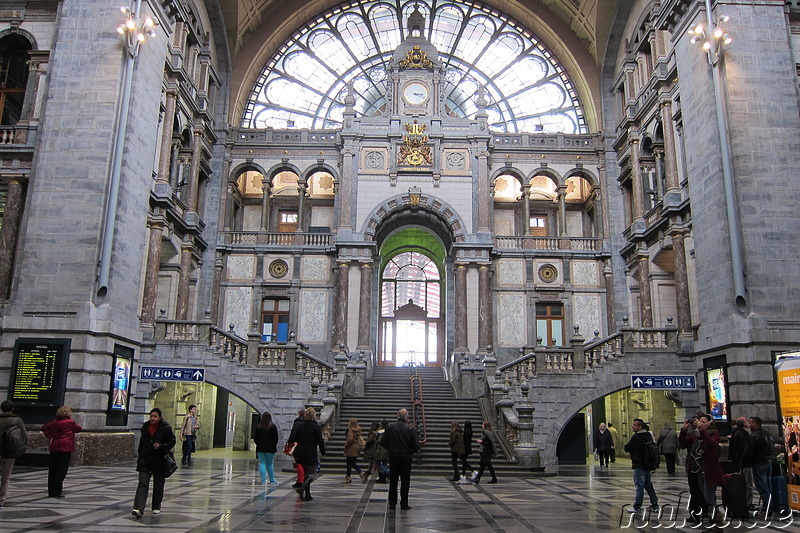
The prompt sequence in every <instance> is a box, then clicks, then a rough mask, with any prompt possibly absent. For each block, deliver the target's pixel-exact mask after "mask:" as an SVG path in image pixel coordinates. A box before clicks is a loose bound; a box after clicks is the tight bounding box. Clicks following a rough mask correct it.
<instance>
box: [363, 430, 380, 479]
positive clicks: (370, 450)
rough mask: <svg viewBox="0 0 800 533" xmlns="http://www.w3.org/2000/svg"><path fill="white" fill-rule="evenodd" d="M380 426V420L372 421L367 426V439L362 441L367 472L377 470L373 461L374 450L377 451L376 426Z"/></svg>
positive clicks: (371, 472)
mask: <svg viewBox="0 0 800 533" xmlns="http://www.w3.org/2000/svg"><path fill="white" fill-rule="evenodd" d="M380 427H381V424H380V422H373V423H372V424H370V426H369V431H368V432H367V440H366V442H365V443H364V461H366V462H367V472H368V473H369V474H373V473H374V472H377V471H378V467H377V465H376V463H375V452H377V451H378V440H377V438H378V428H380Z"/></svg>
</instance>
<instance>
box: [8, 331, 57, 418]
mask: <svg viewBox="0 0 800 533" xmlns="http://www.w3.org/2000/svg"><path fill="white" fill-rule="evenodd" d="M69 344H70V343H69V340H53V339H18V340H17V342H16V343H15V345H14V367H13V370H12V379H11V389H12V390H11V399H12V400H13V401H15V402H22V403H23V404H28V405H35V404H49V405H59V404H60V403H61V400H62V396H63V394H64V378H65V377H66V375H65V373H66V369H67V361H68V359H69Z"/></svg>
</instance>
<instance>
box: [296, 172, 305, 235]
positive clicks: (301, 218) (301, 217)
mask: <svg viewBox="0 0 800 533" xmlns="http://www.w3.org/2000/svg"><path fill="white" fill-rule="evenodd" d="M304 181H305V180H304V178H301V181H300V182H298V184H297V194H298V198H297V230H295V231H300V232H303V231H305V230H304V229H303V228H305V218H306V217H305V210H306V184H305V183H304Z"/></svg>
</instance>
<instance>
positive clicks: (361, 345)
mask: <svg viewBox="0 0 800 533" xmlns="http://www.w3.org/2000/svg"><path fill="white" fill-rule="evenodd" d="M371 313H372V265H371V264H370V263H362V264H361V292H360V295H359V303H358V347H357V348H356V350H359V351H367V352H369V351H370V347H371V344H370V338H369V332H370V327H369V326H370V315H371Z"/></svg>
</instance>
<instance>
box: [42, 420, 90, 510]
mask: <svg viewBox="0 0 800 533" xmlns="http://www.w3.org/2000/svg"><path fill="white" fill-rule="evenodd" d="M81 429H82V428H81V427H80V426H79V425H78V424H77V423H76V422H75V421H74V420H73V419H72V409H70V408H69V407H68V406H66V405H62V406H61V407H59V408H58V410H57V411H56V418H55V420H51V421H50V422H48V423H47V424H45V425H43V426H42V433H44V436H45V437H47V438H48V439H50V470H49V471H48V472H47V496H48V497H49V498H60V497H61V492H62V491H63V489H64V478H66V477H67V470H68V469H69V459H70V457H71V456H72V452H74V451H75V433H78V432H80V431H81Z"/></svg>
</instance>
